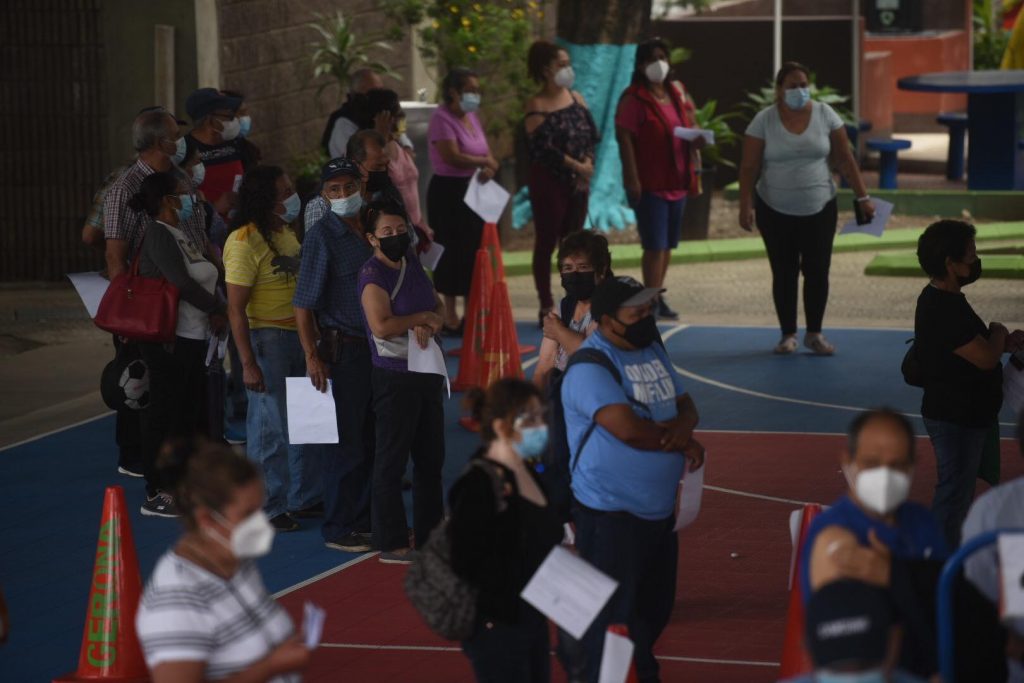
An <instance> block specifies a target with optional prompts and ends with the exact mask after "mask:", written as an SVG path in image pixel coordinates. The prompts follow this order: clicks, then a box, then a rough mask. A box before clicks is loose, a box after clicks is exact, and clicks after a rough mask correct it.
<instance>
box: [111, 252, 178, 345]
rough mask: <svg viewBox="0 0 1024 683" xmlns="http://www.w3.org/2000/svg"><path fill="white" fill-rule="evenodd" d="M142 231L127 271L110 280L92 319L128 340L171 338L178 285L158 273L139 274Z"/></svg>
mask: <svg viewBox="0 0 1024 683" xmlns="http://www.w3.org/2000/svg"><path fill="white" fill-rule="evenodd" d="M144 240H145V235H143V238H142V240H140V242H139V248H138V250H137V251H136V253H135V258H134V259H132V265H131V267H130V268H129V269H128V271H127V272H124V273H121V274H120V275H118V276H117V277H115V278H114V279H113V280H111V281H110V286H109V287H107V291H106V293H105V294H104V295H103V298H102V299H100V305H99V309H98V310H97V311H96V317H95V318H93V322H95V323H96V327H98V328H100V329H101V330H106V331H107V332H112V333H114V334H116V335H118V336H121V337H124V338H125V339H128V340H131V341H142V342H172V341H174V335H175V332H176V331H177V329H178V288H177V287H175V286H174V285H173V284H171V283H170V282H169V281H168V280H167V279H166V278H162V277H158V278H157V277H142V276H141V275H139V258H140V256H141V254H142V241H144Z"/></svg>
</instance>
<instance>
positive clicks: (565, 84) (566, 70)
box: [555, 66, 576, 88]
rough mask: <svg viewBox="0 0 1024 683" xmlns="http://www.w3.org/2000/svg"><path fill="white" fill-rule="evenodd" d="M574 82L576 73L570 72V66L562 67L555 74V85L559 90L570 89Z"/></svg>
mask: <svg viewBox="0 0 1024 683" xmlns="http://www.w3.org/2000/svg"><path fill="white" fill-rule="evenodd" d="M575 82H576V72H575V71H573V70H572V67H571V66H563V67H562V68H561V69H559V70H558V71H556V72H555V85H557V86H559V87H561V88H571V87H572V84H573V83H575Z"/></svg>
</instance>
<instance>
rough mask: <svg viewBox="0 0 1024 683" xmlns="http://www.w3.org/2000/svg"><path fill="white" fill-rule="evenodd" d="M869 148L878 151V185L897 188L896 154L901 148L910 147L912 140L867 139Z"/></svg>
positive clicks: (884, 187) (887, 188) (888, 188)
mask: <svg viewBox="0 0 1024 683" xmlns="http://www.w3.org/2000/svg"><path fill="white" fill-rule="evenodd" d="M867 148H868V149H871V150H874V151H876V152H878V155H879V159H878V187H879V188H881V189H883V190H895V189H896V167H897V164H896V154H897V153H898V152H899V151H900V150H901V149H910V140H897V139H895V138H893V139H884V140H883V139H880V138H874V139H871V140H868V141H867Z"/></svg>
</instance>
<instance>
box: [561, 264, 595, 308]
mask: <svg viewBox="0 0 1024 683" xmlns="http://www.w3.org/2000/svg"><path fill="white" fill-rule="evenodd" d="M595 287H597V278H596V276H595V274H594V271H590V272H589V273H580V272H576V273H562V289H564V290H565V293H566V294H568V295H569V298H570V299H575V300H576V301H590V297H591V296H593V294H594V288H595Z"/></svg>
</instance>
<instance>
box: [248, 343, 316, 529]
mask: <svg viewBox="0 0 1024 683" xmlns="http://www.w3.org/2000/svg"><path fill="white" fill-rule="evenodd" d="M249 339H250V342H251V344H252V352H253V355H254V356H255V357H256V364H257V365H259V367H260V372H262V373H263V384H264V387H265V390H264V391H253V390H251V389H246V393H247V394H248V396H249V410H248V413H247V415H246V420H245V428H246V432H247V438H248V441H247V443H246V445H245V450H246V453H247V454H248V455H249V459H250V460H254V461H256V462H258V463H259V464H260V466H261V468H262V470H263V483H264V486H265V488H266V493H267V499H266V501H264V503H263V509H264V511H265V512H266V513H267V516H268V517H270V518H271V519H273V518H274V517H276V516H278V515H280V514H283V513H285V512H287V511H288V510H302V509H303V508H307V507H310V506H311V505H316V504H317V503H319V502H320V500H321V497H322V495H323V465H322V463H321V461H322V458H323V456H322V453H321V452H320V451H319V450H318V449H316V448H303V447H302V446H292V445H289V443H288V410H287V406H286V403H285V377H303V376H305V374H306V360H305V356H304V355H303V353H302V345H301V344H300V343H299V334H298V332H295V331H294V330H282V329H280V328H276V327H262V328H259V329H255V330H252V331H250V333H249Z"/></svg>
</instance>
